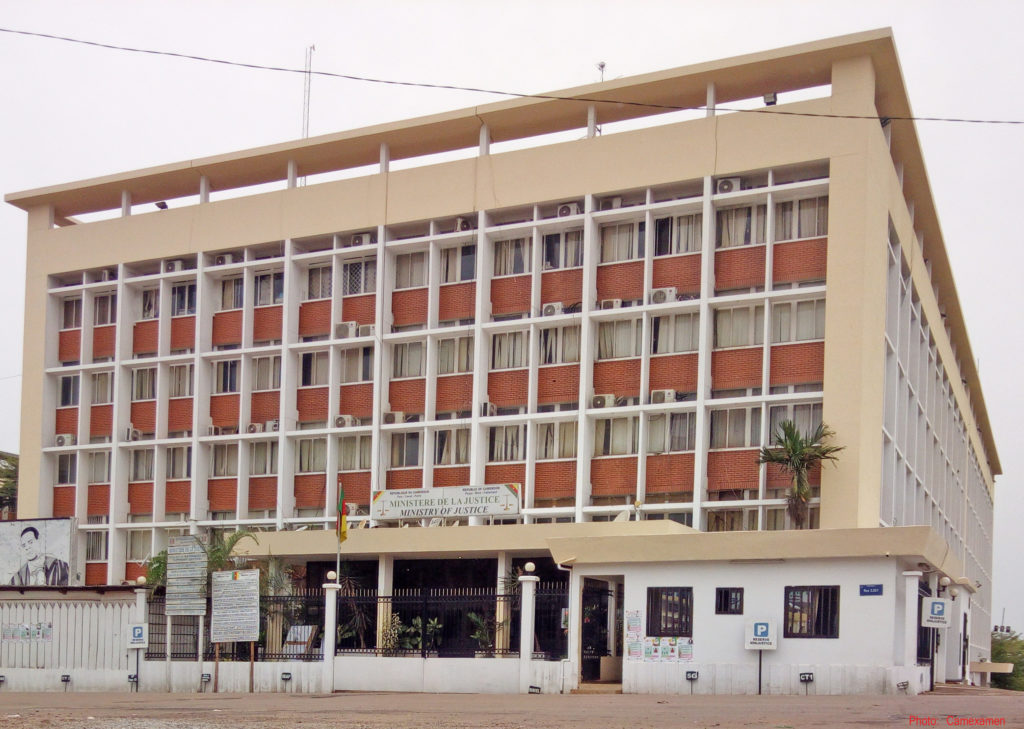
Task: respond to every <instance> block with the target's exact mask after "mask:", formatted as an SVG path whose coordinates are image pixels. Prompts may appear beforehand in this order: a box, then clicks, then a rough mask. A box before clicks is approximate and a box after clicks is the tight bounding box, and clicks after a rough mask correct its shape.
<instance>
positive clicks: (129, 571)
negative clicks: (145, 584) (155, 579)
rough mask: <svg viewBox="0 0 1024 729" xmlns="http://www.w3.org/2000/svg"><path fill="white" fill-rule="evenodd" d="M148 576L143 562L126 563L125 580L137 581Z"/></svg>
mask: <svg viewBox="0 0 1024 729" xmlns="http://www.w3.org/2000/svg"><path fill="white" fill-rule="evenodd" d="M145 574H146V565H145V564H143V563H142V562H125V563H124V578H125V579H126V580H137V579H138V578H140V577H142V576H144V575H145Z"/></svg>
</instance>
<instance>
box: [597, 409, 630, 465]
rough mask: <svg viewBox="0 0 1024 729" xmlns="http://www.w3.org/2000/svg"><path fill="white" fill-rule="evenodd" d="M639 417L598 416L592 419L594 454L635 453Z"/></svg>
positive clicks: (620, 454)
mask: <svg viewBox="0 0 1024 729" xmlns="http://www.w3.org/2000/svg"><path fill="white" fill-rule="evenodd" d="M638 425H639V418H637V417H635V416H634V417H632V418H598V419H597V420H595V421H594V455H595V456H624V455H629V454H632V453H636V447H637V433H638V430H639V428H638Z"/></svg>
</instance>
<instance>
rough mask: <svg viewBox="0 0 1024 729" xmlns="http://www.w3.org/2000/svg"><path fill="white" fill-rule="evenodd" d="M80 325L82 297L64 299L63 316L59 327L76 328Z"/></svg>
mask: <svg viewBox="0 0 1024 729" xmlns="http://www.w3.org/2000/svg"><path fill="white" fill-rule="evenodd" d="M81 326H82V299H81V298H74V299H64V317H63V319H62V322H61V329H78V328H79V327H81Z"/></svg>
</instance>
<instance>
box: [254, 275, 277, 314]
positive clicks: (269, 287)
mask: <svg viewBox="0 0 1024 729" xmlns="http://www.w3.org/2000/svg"><path fill="white" fill-rule="evenodd" d="M282 301H284V274H283V273H280V272H278V273H261V274H260V275H259V276H257V277H256V295H255V299H254V303H255V305H256V306H272V305H273V304H280V303H281V302H282Z"/></svg>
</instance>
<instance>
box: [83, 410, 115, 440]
mask: <svg viewBox="0 0 1024 729" xmlns="http://www.w3.org/2000/svg"><path fill="white" fill-rule="evenodd" d="M113 427H114V406H113V405H93V406H92V408H90V410H89V435H91V436H101V435H112V433H111V431H112V430H113Z"/></svg>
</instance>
